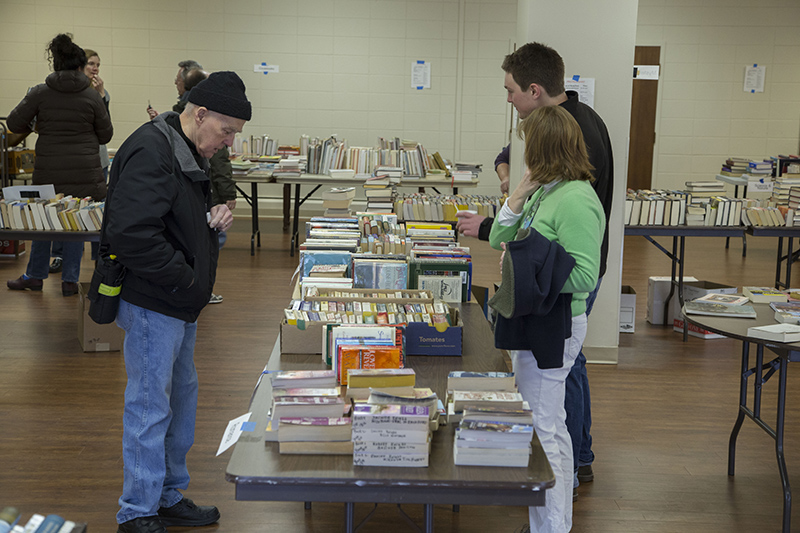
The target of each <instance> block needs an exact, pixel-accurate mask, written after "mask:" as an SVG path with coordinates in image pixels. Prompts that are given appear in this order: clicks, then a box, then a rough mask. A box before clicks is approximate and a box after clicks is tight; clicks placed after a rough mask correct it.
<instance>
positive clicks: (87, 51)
mask: <svg viewBox="0 0 800 533" xmlns="http://www.w3.org/2000/svg"><path fill="white" fill-rule="evenodd" d="M83 51H84V53H85V54H86V61H89V58H90V57H92V56H97V59H100V55H99V54H98V53H97V52H95V51H94V50H92V49H91V48H84V49H83Z"/></svg>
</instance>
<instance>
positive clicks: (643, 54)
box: [628, 46, 661, 190]
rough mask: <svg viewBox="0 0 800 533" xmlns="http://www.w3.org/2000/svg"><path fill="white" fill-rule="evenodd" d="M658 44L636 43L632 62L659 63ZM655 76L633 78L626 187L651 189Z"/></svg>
mask: <svg viewBox="0 0 800 533" xmlns="http://www.w3.org/2000/svg"><path fill="white" fill-rule="evenodd" d="M660 56H661V47H660V46H637V47H636V52H635V53H634V60H633V62H634V65H658V64H659V60H660ZM657 101H658V80H643V79H634V80H633V95H632V96H631V129H630V136H631V138H630V145H629V146H628V188H630V189H634V190H635V189H650V188H651V183H652V179H653V148H654V145H655V142H656V103H657Z"/></svg>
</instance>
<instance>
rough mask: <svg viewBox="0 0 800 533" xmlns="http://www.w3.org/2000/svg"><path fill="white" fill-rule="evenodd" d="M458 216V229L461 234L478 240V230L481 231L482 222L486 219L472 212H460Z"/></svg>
mask: <svg viewBox="0 0 800 533" xmlns="http://www.w3.org/2000/svg"><path fill="white" fill-rule="evenodd" d="M456 216H457V217H458V222H457V223H456V229H457V230H458V231H459V233H461V234H462V235H466V236H467V237H475V238H478V230H480V227H481V222H483V221H484V219H485V218H486V217H482V216H480V215H477V214H475V213H473V212H471V211H459V212H457V213H456Z"/></svg>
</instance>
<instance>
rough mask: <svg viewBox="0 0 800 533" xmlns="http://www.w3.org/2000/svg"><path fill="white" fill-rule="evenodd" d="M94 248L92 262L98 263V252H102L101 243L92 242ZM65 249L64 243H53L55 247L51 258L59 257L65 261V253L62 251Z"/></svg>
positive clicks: (52, 249) (51, 252) (51, 251)
mask: <svg viewBox="0 0 800 533" xmlns="http://www.w3.org/2000/svg"><path fill="white" fill-rule="evenodd" d="M90 244H91V248H92V256H91V257H92V261H97V252H98V250H100V243H99V242H97V241H92V242H91V243H90ZM63 248H64V243H63V242H62V241H53V247H52V248H51V249H50V257H58V258H61V259H63V258H64V252H63V251H62V249H63Z"/></svg>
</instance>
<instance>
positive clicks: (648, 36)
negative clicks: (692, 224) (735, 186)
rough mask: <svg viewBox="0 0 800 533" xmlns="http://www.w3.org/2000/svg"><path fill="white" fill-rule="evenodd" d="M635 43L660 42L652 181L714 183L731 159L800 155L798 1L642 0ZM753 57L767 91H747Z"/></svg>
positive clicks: (663, 184)
mask: <svg viewBox="0 0 800 533" xmlns="http://www.w3.org/2000/svg"><path fill="white" fill-rule="evenodd" d="M636 44H637V45H647V46H660V47H661V80H660V82H659V95H658V100H659V101H658V111H657V137H656V146H655V155H654V163H653V171H654V172H653V185H654V186H655V187H661V188H683V186H684V182H685V181H688V180H708V179H714V175H715V174H716V173H717V172H718V171H719V169H720V165H721V163H722V162H723V161H724V159H725V158H727V157H730V156H741V157H750V158H765V157H768V156H772V155H777V154H779V153H784V154H785V153H792V154H797V153H798V151H800V148H799V147H798V137H799V136H800V2H798V1H797V0H770V1H763V0H693V1H692V0H639V15H638V23H637V33H636ZM754 63H757V64H759V65H766V67H767V68H766V85H765V91H764V92H763V93H755V94H750V93H745V92H744V90H743V86H744V69H745V66H746V65H752V64H754Z"/></svg>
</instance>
